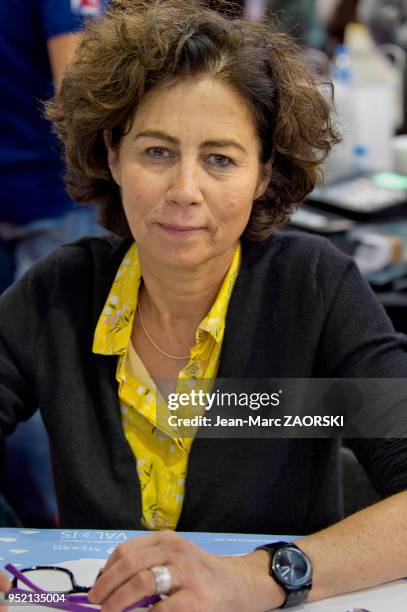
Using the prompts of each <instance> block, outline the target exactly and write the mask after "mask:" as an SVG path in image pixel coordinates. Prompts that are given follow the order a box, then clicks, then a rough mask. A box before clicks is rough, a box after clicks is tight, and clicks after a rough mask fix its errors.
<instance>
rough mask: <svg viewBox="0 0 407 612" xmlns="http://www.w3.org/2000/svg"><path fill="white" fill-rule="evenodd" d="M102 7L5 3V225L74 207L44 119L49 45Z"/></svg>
mask: <svg viewBox="0 0 407 612" xmlns="http://www.w3.org/2000/svg"><path fill="white" fill-rule="evenodd" d="M101 4H102V3H101V1H98V0H0V57H1V59H2V62H1V69H0V92H1V95H0V189H1V195H0V221H3V222H9V223H16V224H24V223H28V222H30V221H33V220H37V219H44V218H49V217H58V216H60V215H62V214H65V213H66V212H67V211H68V210H70V209H71V208H72V207H73V206H74V204H73V203H72V201H71V200H70V199H69V197H68V195H67V193H66V192H65V188H64V185H63V181H62V177H63V175H64V164H63V162H62V161H61V149H60V146H59V144H58V143H57V139H56V137H55V136H54V135H53V134H52V132H51V126H50V123H49V122H48V121H47V120H45V119H44V118H43V117H42V101H44V100H45V99H47V98H49V97H51V96H52V95H53V82H52V74H51V68H50V63H49V59H48V53H47V46H46V45H47V41H48V40H49V39H50V38H52V37H54V36H57V35H60V34H64V33H68V32H73V31H75V30H77V29H78V28H79V27H80V26H81V24H82V22H83V20H84V16H85V15H86V14H92V13H93V14H95V13H96V12H97V10H98V7H99V10H100V5H101ZM92 6H93V7H94V8H92Z"/></svg>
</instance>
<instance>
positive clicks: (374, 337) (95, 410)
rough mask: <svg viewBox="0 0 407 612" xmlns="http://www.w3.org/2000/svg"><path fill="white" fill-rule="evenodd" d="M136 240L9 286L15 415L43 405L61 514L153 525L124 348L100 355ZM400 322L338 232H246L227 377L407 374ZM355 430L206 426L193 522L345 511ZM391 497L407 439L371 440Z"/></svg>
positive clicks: (10, 389) (64, 252) (196, 463)
mask: <svg viewBox="0 0 407 612" xmlns="http://www.w3.org/2000/svg"><path fill="white" fill-rule="evenodd" d="M128 246H129V242H128V241H125V240H121V239H117V238H113V237H110V238H93V239H83V240H80V241H79V242H76V243H74V244H71V245H67V246H63V247H61V248H59V249H58V250H57V251H56V252H54V254H52V255H50V256H49V257H47V258H46V259H44V260H43V261H41V262H39V263H38V264H37V265H36V266H34V268H32V269H31V270H30V271H29V272H28V273H27V274H26V275H25V276H24V277H23V278H22V279H21V280H20V281H19V282H17V283H16V284H14V285H13V286H12V287H11V288H10V289H9V290H8V291H7V292H6V293H5V294H3V296H2V297H1V299H0V427H1V432H2V434H3V435H7V434H8V433H10V432H12V431H13V430H14V428H15V426H16V424H17V422H18V421H20V420H24V419H26V418H28V417H29V416H30V415H31V414H32V413H33V412H34V410H35V409H36V407H37V406H38V405H39V406H40V408H41V411H42V414H43V417H44V421H45V424H46V428H47V430H48V433H49V437H50V445H51V454H52V462H53V471H54V478H55V483H56V491H57V498H58V504H59V509H60V518H61V526H63V527H70V528H74V527H75V528H94V529H140V528H141V525H140V516H141V497H140V485H139V480H138V477H137V472H136V464H135V460H134V457H133V455H132V452H131V450H130V448H129V446H128V444H127V442H126V439H125V436H124V433H123V429H122V425H121V417H120V407H119V402H118V394H117V383H116V380H115V370H116V364H117V359H116V358H115V357H112V356H103V355H95V354H93V353H92V341H93V334H94V330H95V326H96V323H97V320H98V318H99V315H100V313H101V310H102V308H103V306H104V303H105V300H106V297H107V295H108V293H109V290H110V287H111V284H112V282H113V279H114V276H115V273H116V271H117V268H118V266H119V264H120V261H121V259H122V258H123V256H124V253H125V252H126V249H127V248H128ZM406 373H407V341H406V338H405V336H402V335H401V334H395V333H394V331H393V329H392V326H391V323H390V321H389V320H388V318H387V316H386V314H385V313H384V311H383V309H382V307H381V306H380V305H379V304H378V303H377V301H376V299H375V297H374V295H373V294H372V292H371V290H370V289H369V287H368V286H367V285H366V283H365V282H364V281H363V279H362V278H361V277H360V275H359V273H358V271H357V269H356V267H355V266H354V264H353V262H352V260H351V259H350V258H348V257H346V256H345V255H343V254H341V253H340V252H339V251H337V250H336V249H335V248H333V247H332V246H331V245H330V244H329V243H328V242H327V241H325V240H323V239H319V238H314V237H310V236H306V235H301V234H296V233H287V234H284V233H280V232H275V233H274V234H273V235H272V237H271V238H270V239H268V240H266V241H264V242H262V243H258V244H255V243H250V242H243V259H242V268H241V271H240V274H239V277H238V279H237V281H236V284H235V288H234V290H233V294H232V296H231V300H230V304H229V309H228V313H227V321H226V333H225V336H224V342H223V347H222V354H221V363H220V371H219V373H218V376H219V377H221V378H231V377H233V378H271V377H272V378H274V377H288V378H289V377H296V378H307V377H361V378H363V377H400V378H401V377H405V376H406ZM338 445H339V442H338V441H335V440H329V439H325V440H323V439H296V440H293V439H291V440H290V439H273V440H264V439H263V440H253V439H245V440H242V439H229V440H214V439H212V440H207V439H200V438H198V439H196V440H195V442H194V444H193V445H192V450H191V454H190V459H189V467H188V476H187V480H186V496H185V500H184V505H183V510H182V515H181V518H180V522H179V525H178V528H179V529H180V530H184V531H194V530H199V531H236V532H257V533H296V534H300V533H303V534H306V533H311V532H313V531H316V530H318V529H320V528H322V527H324V526H326V525H328V524H330V523H333V522H336V521H337V520H339V519H340V518H341V517H342V501H341V490H340V468H339V462H338ZM353 446H354V450H355V452H356V453H357V456H358V457H359V459H360V461H361V462H362V464H363V465H364V466H365V468H366V469H367V471H368V472H369V474H370V476H371V479H372V482H373V484H374V486H375V487H376V489H377V490H378V491H379V492H380V494H381V495H383V496H385V495H389V494H392V493H395V492H398V491H401V490H404V489H407V440H364V441H362V440H355V441H354V445H353Z"/></svg>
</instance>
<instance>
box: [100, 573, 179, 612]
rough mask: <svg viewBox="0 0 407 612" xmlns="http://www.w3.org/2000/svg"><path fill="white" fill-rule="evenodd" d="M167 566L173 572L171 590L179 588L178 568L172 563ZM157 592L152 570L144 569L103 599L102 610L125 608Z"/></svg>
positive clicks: (110, 611)
mask: <svg viewBox="0 0 407 612" xmlns="http://www.w3.org/2000/svg"><path fill="white" fill-rule="evenodd" d="M167 567H168V569H169V571H170V574H171V582H172V588H171V591H172V590H177V589H179V588H180V578H179V576H178V572H177V569H176V568H175V566H172V565H169V566H167ZM155 594H157V589H156V581H155V577H154V575H153V573H152V572H151V571H150V570H143V571H142V572H140V573H138V574H136V575H134V576H132V577H131V578H130V579H129V580H127V582H125V583H124V584H122V586H120V587H119V588H118V589H116V590H115V591H114V592H113V593H111V594H110V596H109V597H107V599H105V600H103V601H102V602H101V603H102V610H103V612H116V611H117V610H123V609H124V608H127V607H128V606H131V605H133V604H134V603H136V602H137V601H140V600H141V599H143V598H144V597H148V596H150V595H155ZM171 597H172V596H171Z"/></svg>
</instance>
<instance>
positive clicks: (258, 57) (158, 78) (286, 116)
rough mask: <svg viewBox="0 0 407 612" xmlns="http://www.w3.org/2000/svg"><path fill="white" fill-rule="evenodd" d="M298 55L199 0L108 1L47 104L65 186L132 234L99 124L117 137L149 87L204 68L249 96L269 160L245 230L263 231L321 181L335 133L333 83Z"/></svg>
mask: <svg viewBox="0 0 407 612" xmlns="http://www.w3.org/2000/svg"><path fill="white" fill-rule="evenodd" d="M217 4H218V5H221V4H222V2H219V1H218V2H217ZM213 5H214V2H213V1H212V2H211V6H213ZM302 53H303V50H302V49H301V47H299V46H298V45H297V44H296V43H295V42H294V41H293V39H292V38H290V37H289V36H287V35H285V34H282V33H280V32H277V31H276V30H275V28H274V27H273V26H272V24H271V23H254V22H250V21H246V20H244V19H241V18H238V17H236V14H233V11H232V13H231V14H230V15H225V14H224V12H223V13H222V14H221V13H220V12H219V11H215V10H213V9H212V8H208V7H207V6H203V5H202V3H201V2H200V1H199V0H165V1H160V0H112V2H111V6H110V8H109V10H108V11H107V12H106V13H105V14H104V15H103V16H102V17H101V18H99V19H98V20H96V21H94V22H90V23H88V24H87V27H86V28H85V29H84V30H83V32H82V34H81V42H80V44H79V47H78V50H77V53H76V55H75V59H74V61H73V63H72V64H71V66H70V67H69V69H68V71H67V73H66V75H65V78H64V80H63V84H62V88H61V91H60V93H59V95H57V96H56V97H55V98H54V99H53V100H51V101H50V102H48V103H47V105H46V114H47V116H48V118H49V119H51V121H53V123H54V127H55V131H56V132H57V134H58V136H59V138H60V139H61V140H62V142H63V144H64V147H65V155H66V162H67V176H66V183H67V188H68V191H69V194H70V195H71V197H72V198H73V199H74V200H76V201H78V202H93V203H94V204H95V205H96V206H97V207H98V208H99V217H100V220H101V222H102V224H103V225H104V226H105V227H106V228H107V229H109V230H111V231H113V232H115V233H116V234H118V235H120V236H125V237H128V236H131V233H130V229H129V226H128V224H127V220H126V217H125V215H124V211H123V208H122V205H121V200H120V191H119V188H118V186H117V185H116V183H115V182H114V180H113V178H112V176H111V173H110V169H109V166H108V161H107V152H106V146H105V144H104V140H103V133H104V130H111V134H112V146H115V145H117V144H118V143H119V142H120V139H121V137H122V136H123V135H124V134H125V133H126V132H127V130H128V129H129V127H130V126H131V118H132V116H133V114H134V111H135V109H136V108H137V105H138V104H139V102H140V100H141V99H142V98H143V96H144V94H145V93H146V92H147V91H149V90H150V89H152V88H153V87H158V86H160V85H163V84H170V83H175V82H177V81H178V80H180V79H183V78H188V77H191V76H195V75H210V76H212V77H214V78H216V79H221V80H222V82H225V83H228V84H229V85H231V86H232V87H233V88H234V89H235V90H236V91H237V92H239V93H240V94H241V95H242V96H243V97H244V98H245V100H246V101H247V103H248V106H249V109H250V110H251V112H252V116H253V119H254V122H255V125H256V129H257V134H258V136H259V139H260V143H261V159H260V162H261V163H262V164H264V163H266V162H267V161H268V160H270V159H272V160H273V172H272V177H271V180H270V183H269V185H268V188H267V190H266V192H265V193H264V194H263V196H261V197H260V198H259V199H257V200H256V201H255V202H254V204H253V209H252V214H251V217H250V220H249V223H248V225H247V227H246V230H245V236H246V237H247V238H250V239H252V240H262V239H264V238H266V237H267V236H268V235H269V234H270V233H271V231H272V229H273V227H274V226H275V225H278V224H281V223H283V222H285V221H286V220H287V218H288V217H289V215H290V213H291V212H292V210H293V206H294V205H295V204H296V203H298V202H300V201H301V200H302V199H303V198H304V197H305V196H306V195H307V194H308V193H309V192H310V191H311V190H312V189H313V187H314V186H315V184H317V182H318V181H319V180H320V179H321V169H320V166H321V162H322V161H323V160H324V159H325V157H326V156H327V154H328V153H329V151H330V149H331V146H332V145H333V144H335V143H337V142H338V141H339V139H340V138H339V135H338V133H337V131H336V128H335V126H334V124H333V122H332V120H331V108H332V96H333V92H332V85H331V84H330V83H329V82H327V81H325V82H322V81H321V78H320V77H318V76H317V75H315V74H313V73H312V72H311V71H310V70H309V69H308V68H307V67H306V66H305V65H304V63H303V61H302V57H301V56H302ZM327 92H328V95H327Z"/></svg>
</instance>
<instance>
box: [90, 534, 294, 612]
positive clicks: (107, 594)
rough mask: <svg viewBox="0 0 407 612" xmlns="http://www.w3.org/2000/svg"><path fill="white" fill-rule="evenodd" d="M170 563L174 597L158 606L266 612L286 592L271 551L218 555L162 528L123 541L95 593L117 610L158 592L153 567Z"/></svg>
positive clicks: (157, 610) (184, 611)
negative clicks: (274, 575) (272, 566)
mask: <svg viewBox="0 0 407 612" xmlns="http://www.w3.org/2000/svg"><path fill="white" fill-rule="evenodd" d="M157 565H165V566H167V567H168V569H169V571H170V573H171V582H172V588H171V590H170V592H169V597H168V598H166V599H164V600H162V601H160V602H159V603H157V604H155V605H154V606H153V612H203V611H205V612H236V610H239V612H256V611H258V612H264V611H265V610H270V609H271V608H274V607H278V606H280V605H281V604H282V603H283V602H284V599H285V597H284V592H283V590H282V589H281V587H279V586H278V585H277V584H276V583H275V582H274V581H273V580H272V579H271V578H270V576H269V575H268V555H267V553H266V552H264V551H256V552H254V553H251V554H250V555H244V556H237V557H217V556H215V555H211V554H209V553H207V552H205V551H203V550H201V549H200V548H198V547H197V546H195V544H192V543H191V542H188V541H187V540H185V539H184V538H182V537H181V536H180V535H178V534H176V533H174V532H172V531H163V532H157V533H154V534H151V535H148V536H142V537H138V538H135V539H134V540H131V541H129V542H127V543H125V544H121V545H119V546H118V547H117V548H116V549H115V551H114V552H113V554H112V555H111V557H110V558H109V560H108V562H107V564H106V566H105V568H104V570H103V573H102V575H101V577H100V578H99V579H98V580H97V581H96V583H95V585H94V587H93V588H92V590H91V591H90V593H89V598H90V599H91V600H92V601H93V602H95V603H99V604H101V605H102V612H109V611H112V612H117V611H118V610H123V609H124V608H126V607H127V606H130V605H131V604H133V603H135V602H136V601H139V600H140V599H143V598H144V597H146V596H149V595H154V594H155V592H156V584H155V579H154V575H153V573H152V572H151V571H150V569H151V568H152V567H154V566H157Z"/></svg>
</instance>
